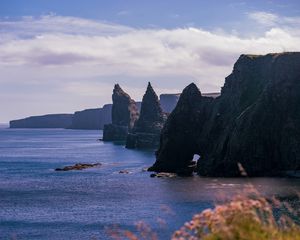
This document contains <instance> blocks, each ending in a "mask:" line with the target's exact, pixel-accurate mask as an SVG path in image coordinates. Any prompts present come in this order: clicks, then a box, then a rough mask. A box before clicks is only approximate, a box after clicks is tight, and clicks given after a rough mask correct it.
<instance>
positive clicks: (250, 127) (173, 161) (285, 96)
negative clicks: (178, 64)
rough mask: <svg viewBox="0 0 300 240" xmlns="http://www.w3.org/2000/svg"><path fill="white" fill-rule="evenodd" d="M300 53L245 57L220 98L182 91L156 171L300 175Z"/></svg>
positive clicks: (163, 138) (194, 90) (191, 87)
mask: <svg viewBox="0 0 300 240" xmlns="http://www.w3.org/2000/svg"><path fill="white" fill-rule="evenodd" d="M299 69H300V53H282V54H268V55H264V56H256V55H242V56H241V57H240V58H239V59H238V61H237V62H236V63H235V65H234V69H233V72H232V73H231V74H230V75H229V76H228V77H227V78H226V79H225V84H224V87H223V88H222V91H221V95H220V96H219V97H217V98H212V97H204V96H203V95H202V94H201V92H200V91H199V89H198V88H197V87H196V85H195V84H191V85H189V86H188V87H186V88H185V89H184V90H183V93H182V94H181V96H180V99H179V101H178V104H177V106H176V108H175V109H174V111H173V112H172V113H171V114H170V116H169V118H168V120H167V123H166V124H165V126H164V128H163V130H162V134H161V140H160V148H159V150H158V151H157V154H156V158H157V159H156V162H155V164H154V165H153V166H152V167H151V168H150V169H149V170H152V171H158V172H160V171H167V172H179V173H180V172H186V171H185V170H189V166H192V165H193V164H194V163H193V156H194V154H197V155H199V156H200V158H199V160H198V163H197V171H198V173H199V174H200V175H203V176H225V177H233V176H240V175H241V173H242V174H245V173H247V174H248V176H269V175H280V174H282V173H283V172H287V171H295V170H300V71H299Z"/></svg>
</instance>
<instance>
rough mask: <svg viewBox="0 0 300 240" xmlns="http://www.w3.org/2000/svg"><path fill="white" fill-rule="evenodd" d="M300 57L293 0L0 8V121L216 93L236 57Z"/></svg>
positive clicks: (299, 10) (46, 1)
mask: <svg viewBox="0 0 300 240" xmlns="http://www.w3.org/2000/svg"><path fill="white" fill-rule="evenodd" d="M283 51H300V1H299V0H285V1H284V0H281V1H280V0H248V1H246V0H222V1H220V0H209V1H204V0H181V1H180V0H164V1H162V0H159V1H158V0H152V1H146V0H128V1H125V0H110V1H102V0H85V1H82V0H26V1H25V0H0V123H7V122H8V121H9V120H12V119H19V118H23V117H27V116H31V115H42V114H48V113H72V112H74V111H78V110H83V109H86V108H96V107H101V106H102V105H103V104H105V103H110V102H111V94H112V88H113V85H114V84H115V83H119V84H120V85H121V87H122V88H123V89H124V90H125V91H126V92H127V93H128V94H129V95H130V96H131V97H132V98H134V99H135V100H141V99H142V96H143V94H144V92H145V88H146V86H147V82H148V81H150V82H151V83H152V85H153V87H154V89H155V90H156V92H157V93H158V94H161V93H179V92H181V91H182V89H183V88H184V87H185V86H187V85H188V84H189V83H191V82H195V83H196V84H197V86H198V87H199V89H200V90H201V92H204V93H205V92H218V91H220V88H221V87H222V85H223V84H224V79H225V77H226V76H228V75H229V74H230V73H231V71H232V68H233V65H234V63H235V61H236V60H237V59H238V57H239V56H240V55H241V54H267V53H270V52H283Z"/></svg>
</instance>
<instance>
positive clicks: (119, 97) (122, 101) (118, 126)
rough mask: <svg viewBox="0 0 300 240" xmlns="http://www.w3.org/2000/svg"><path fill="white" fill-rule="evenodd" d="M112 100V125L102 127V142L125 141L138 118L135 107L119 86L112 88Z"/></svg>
mask: <svg viewBox="0 0 300 240" xmlns="http://www.w3.org/2000/svg"><path fill="white" fill-rule="evenodd" d="M112 100H113V106H112V124H107V125H104V131H103V141H118V140H126V137H127V133H128V131H130V130H131V129H132V127H133V126H134V123H135V121H136V120H137V119H138V117H139V113H138V108H137V105H136V103H135V101H134V100H133V99H131V98H130V96H129V95H128V94H127V93H125V92H124V91H123V90H122V88H121V87H120V86H119V84H116V85H115V87H114V90H113V95H112Z"/></svg>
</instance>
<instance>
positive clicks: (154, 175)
mask: <svg viewBox="0 0 300 240" xmlns="http://www.w3.org/2000/svg"><path fill="white" fill-rule="evenodd" d="M150 177H152V178H174V177H177V174H175V173H168V172H160V173H152V174H151V175H150Z"/></svg>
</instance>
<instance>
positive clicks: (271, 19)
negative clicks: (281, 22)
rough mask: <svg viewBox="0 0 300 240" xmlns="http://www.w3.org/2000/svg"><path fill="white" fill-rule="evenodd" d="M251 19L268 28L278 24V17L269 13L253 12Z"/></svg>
mask: <svg viewBox="0 0 300 240" xmlns="http://www.w3.org/2000/svg"><path fill="white" fill-rule="evenodd" d="M249 17H250V18H252V19H253V20H255V21H256V22H258V23H260V24H263V25H266V26H274V25H276V23H277V22H278V16H277V15H276V14H273V13H269V12H251V13H249Z"/></svg>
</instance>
